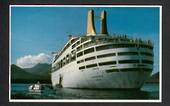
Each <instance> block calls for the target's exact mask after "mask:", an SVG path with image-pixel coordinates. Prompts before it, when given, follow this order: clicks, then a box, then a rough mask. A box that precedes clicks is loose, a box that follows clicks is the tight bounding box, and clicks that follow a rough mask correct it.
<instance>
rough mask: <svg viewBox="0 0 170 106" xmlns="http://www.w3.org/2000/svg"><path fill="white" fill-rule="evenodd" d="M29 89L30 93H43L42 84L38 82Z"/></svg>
mask: <svg viewBox="0 0 170 106" xmlns="http://www.w3.org/2000/svg"><path fill="white" fill-rule="evenodd" d="M28 89H29V92H30V93H41V92H42V85H41V84H40V83H39V82H38V83H37V84H32V85H30V86H29V88H28Z"/></svg>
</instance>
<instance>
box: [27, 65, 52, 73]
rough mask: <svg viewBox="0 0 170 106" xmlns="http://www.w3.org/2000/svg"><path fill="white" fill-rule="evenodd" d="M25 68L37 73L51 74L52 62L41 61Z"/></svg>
mask: <svg viewBox="0 0 170 106" xmlns="http://www.w3.org/2000/svg"><path fill="white" fill-rule="evenodd" d="M24 70H25V71H27V72H29V73H32V74H35V75H40V76H49V75H50V70H51V64H46V63H39V64H37V65H35V66H34V67H32V68H25V69H24Z"/></svg>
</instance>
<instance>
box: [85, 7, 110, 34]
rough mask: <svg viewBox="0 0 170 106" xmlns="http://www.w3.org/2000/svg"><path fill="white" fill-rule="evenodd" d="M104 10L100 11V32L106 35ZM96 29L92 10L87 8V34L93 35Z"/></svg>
mask: <svg viewBox="0 0 170 106" xmlns="http://www.w3.org/2000/svg"><path fill="white" fill-rule="evenodd" d="M106 15H107V13H106V11H102V12H101V16H100V20H101V29H100V34H103V35H108V32H107V21H106ZM95 35H96V30H95V25H94V11H93V10H89V11H88V16H87V36H95Z"/></svg>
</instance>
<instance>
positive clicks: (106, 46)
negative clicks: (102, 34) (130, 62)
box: [77, 45, 153, 58]
mask: <svg viewBox="0 0 170 106" xmlns="http://www.w3.org/2000/svg"><path fill="white" fill-rule="evenodd" d="M105 49H111V45H102V46H98V47H96V51H100V50H105ZM92 52H94V48H89V49H86V50H84V55H85V54H88V53H92ZM118 55H119V56H122V55H138V52H120V53H118ZM141 55H146V56H153V54H152V53H147V52H141ZM80 56H83V51H82V52H79V53H77V57H80ZM109 56H115V53H110V54H104V55H101V56H98V57H99V58H102V57H109Z"/></svg>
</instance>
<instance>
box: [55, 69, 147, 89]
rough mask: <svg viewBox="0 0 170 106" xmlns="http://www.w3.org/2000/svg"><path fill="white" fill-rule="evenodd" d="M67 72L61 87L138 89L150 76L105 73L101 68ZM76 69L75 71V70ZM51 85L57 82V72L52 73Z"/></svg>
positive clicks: (131, 73) (139, 73) (141, 72)
mask: <svg viewBox="0 0 170 106" xmlns="http://www.w3.org/2000/svg"><path fill="white" fill-rule="evenodd" d="M68 71H72V72H71V73H69V74H64V77H63V81H62V87H66V88H91V89H95V88H104V89H111V88H116V89H117V88H118V89H127V88H132V89H138V88H140V87H141V86H142V85H143V84H144V81H145V80H146V79H147V78H148V77H149V76H150V72H146V71H138V70H136V72H133V71H132V72H111V73H106V72H105V71H103V70H98V69H97V70H88V71H83V72H82V71H79V70H70V69H68ZM76 71H77V72H76ZM52 82H54V83H53V86H54V87H55V86H56V85H57V84H59V73H56V74H53V75H52Z"/></svg>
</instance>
